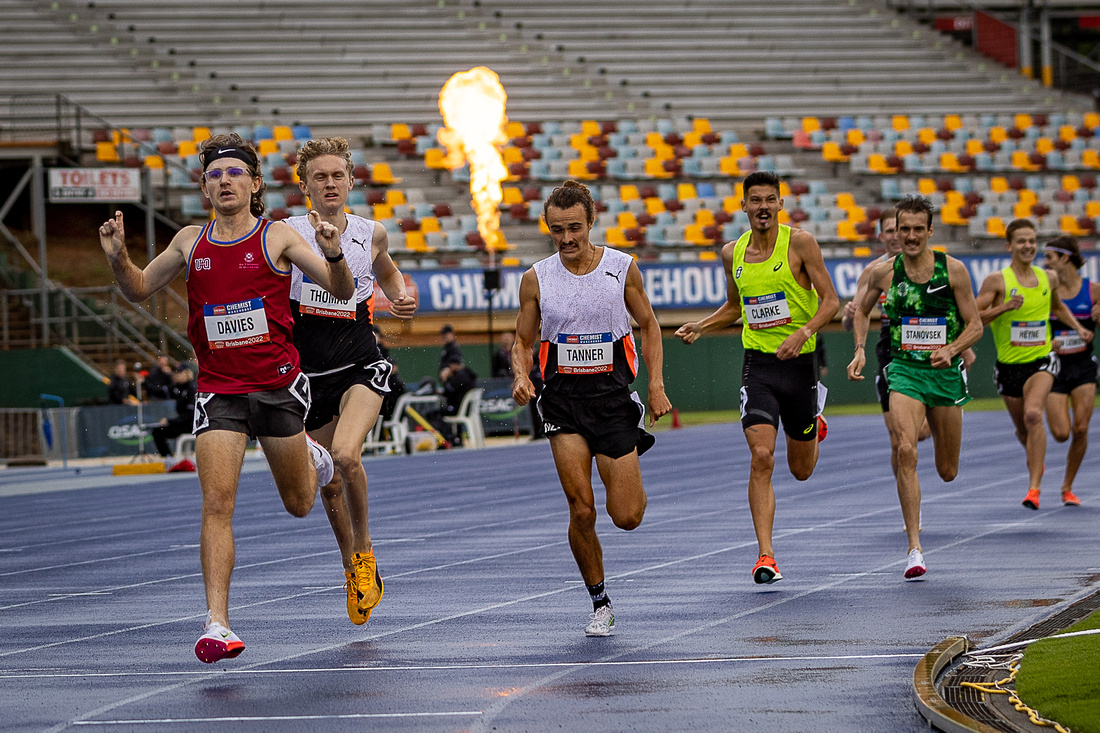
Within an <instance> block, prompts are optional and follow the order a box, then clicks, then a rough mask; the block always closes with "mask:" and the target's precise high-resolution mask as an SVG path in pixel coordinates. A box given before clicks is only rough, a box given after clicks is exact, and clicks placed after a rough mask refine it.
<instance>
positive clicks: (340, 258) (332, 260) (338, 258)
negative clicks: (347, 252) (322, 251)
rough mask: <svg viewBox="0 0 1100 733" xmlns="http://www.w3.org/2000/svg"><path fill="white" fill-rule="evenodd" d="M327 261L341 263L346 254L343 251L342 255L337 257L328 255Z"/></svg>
mask: <svg viewBox="0 0 1100 733" xmlns="http://www.w3.org/2000/svg"><path fill="white" fill-rule="evenodd" d="M325 259H326V260H327V261H329V262H339V261H340V260H342V259H344V253H343V251H341V252H340V254H338V255H336V256H335V257H329V256H328V255H325Z"/></svg>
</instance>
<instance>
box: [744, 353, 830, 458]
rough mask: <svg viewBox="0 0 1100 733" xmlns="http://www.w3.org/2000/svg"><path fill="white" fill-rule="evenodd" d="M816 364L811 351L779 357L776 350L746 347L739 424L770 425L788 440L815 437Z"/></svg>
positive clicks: (748, 425)
mask: <svg viewBox="0 0 1100 733" xmlns="http://www.w3.org/2000/svg"><path fill="white" fill-rule="evenodd" d="M815 417H817V366H816V364H815V363H814V354H813V353H809V354H799V355H798V356H796V357H795V358H793V359H787V360H780V359H779V357H777V356H776V355H775V354H766V353H764V352H763V351H754V350H752V349H746V350H745V364H744V367H743V368H742V370H741V427H742V429H748V428H750V427H752V426H753V425H771V426H772V427H773V428H775V429H776V430H778V429H779V423H780V422H782V423H783V432H784V433H786V434H787V437H789V438H790V439H791V440H799V441H808V440H814V439H816V438H817V421H816V420H815V419H814V418H815Z"/></svg>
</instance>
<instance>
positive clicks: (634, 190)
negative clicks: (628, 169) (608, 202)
mask: <svg viewBox="0 0 1100 733" xmlns="http://www.w3.org/2000/svg"><path fill="white" fill-rule="evenodd" d="M640 198H641V195H640V194H639V193H638V187H637V186H635V185H634V184H633V183H626V184H623V186H622V187H621V188H620V189H619V199H620V200H621V201H633V200H634V199H640Z"/></svg>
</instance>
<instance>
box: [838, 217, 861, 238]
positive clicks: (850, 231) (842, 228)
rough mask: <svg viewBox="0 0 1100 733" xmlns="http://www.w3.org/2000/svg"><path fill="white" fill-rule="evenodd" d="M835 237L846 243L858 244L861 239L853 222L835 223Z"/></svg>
mask: <svg viewBox="0 0 1100 733" xmlns="http://www.w3.org/2000/svg"><path fill="white" fill-rule="evenodd" d="M836 236H837V237H838V238H840V239H843V240H844V241H846V242H858V241H859V240H860V239H861V237H860V235H859V232H857V231H856V225H855V222H851V221H847V220H844V221H838V222H837V223H836Z"/></svg>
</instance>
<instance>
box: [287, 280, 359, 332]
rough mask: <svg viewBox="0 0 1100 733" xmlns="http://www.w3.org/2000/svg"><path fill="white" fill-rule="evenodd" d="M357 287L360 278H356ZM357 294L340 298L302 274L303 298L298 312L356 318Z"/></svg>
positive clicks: (327, 316) (328, 316)
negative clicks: (344, 298) (343, 298)
mask: <svg viewBox="0 0 1100 733" xmlns="http://www.w3.org/2000/svg"><path fill="white" fill-rule="evenodd" d="M355 285H356V287H358V286H359V279H358V278H356V280H355ZM355 305H356V304H355V296H354V295H353V296H352V297H351V298H348V299H347V300H340V299H339V298H337V297H336V296H334V295H333V294H332V293H330V292H329V291H327V290H325V289H324V288H322V287H321V286H320V285H318V284H317V283H315V282H313V281H312V280H310V279H309V278H308V277H306V276H305V275H304V274H303V275H302V299H301V300H300V301H299V302H298V312H299V313H303V314H308V315H312V316H324V317H326V318H346V319H349V320H352V321H354V320H355Z"/></svg>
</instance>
